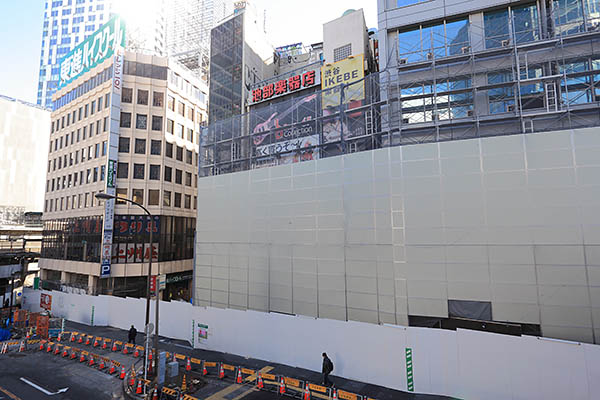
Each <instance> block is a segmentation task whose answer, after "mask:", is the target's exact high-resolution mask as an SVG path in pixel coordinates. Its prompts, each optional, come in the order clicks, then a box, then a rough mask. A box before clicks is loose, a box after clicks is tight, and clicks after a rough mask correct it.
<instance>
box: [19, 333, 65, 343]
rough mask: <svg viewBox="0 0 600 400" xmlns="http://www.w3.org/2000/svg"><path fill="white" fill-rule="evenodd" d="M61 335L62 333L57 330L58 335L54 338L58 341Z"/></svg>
mask: <svg viewBox="0 0 600 400" xmlns="http://www.w3.org/2000/svg"><path fill="white" fill-rule="evenodd" d="M27 336H29V335H27ZM61 336H62V333H60V332H59V333H58V337H57V338H56V340H57V341H58V342H60V337H61Z"/></svg>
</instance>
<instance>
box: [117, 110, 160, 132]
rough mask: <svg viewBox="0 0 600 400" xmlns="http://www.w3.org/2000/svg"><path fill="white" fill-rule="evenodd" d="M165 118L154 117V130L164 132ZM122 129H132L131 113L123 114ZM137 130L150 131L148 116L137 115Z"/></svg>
mask: <svg viewBox="0 0 600 400" xmlns="http://www.w3.org/2000/svg"><path fill="white" fill-rule="evenodd" d="M162 125H163V117H162V116H160V115H153V116H152V130H153V131H162ZM119 126H120V127H121V128H131V113H130V112H121V121H120V124H119ZM135 129H142V130H147V129H148V114H135Z"/></svg>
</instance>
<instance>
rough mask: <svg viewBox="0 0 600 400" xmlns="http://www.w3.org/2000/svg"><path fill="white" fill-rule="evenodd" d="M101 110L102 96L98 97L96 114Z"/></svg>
mask: <svg viewBox="0 0 600 400" xmlns="http://www.w3.org/2000/svg"><path fill="white" fill-rule="evenodd" d="M101 110H102V96H100V97H98V112H100V111H101Z"/></svg>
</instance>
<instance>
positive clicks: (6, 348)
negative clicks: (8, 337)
mask: <svg viewBox="0 0 600 400" xmlns="http://www.w3.org/2000/svg"><path fill="white" fill-rule="evenodd" d="M7 351H8V345H7V344H6V343H4V344H3V345H2V350H1V351H0V354H6V352H7Z"/></svg>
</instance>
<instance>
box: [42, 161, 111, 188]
mask: <svg viewBox="0 0 600 400" xmlns="http://www.w3.org/2000/svg"><path fill="white" fill-rule="evenodd" d="M105 175H106V166H104V165H101V166H100V167H93V168H88V169H87V170H86V171H83V170H81V171H79V172H74V173H72V174H68V175H63V176H62V177H60V176H59V177H57V178H52V179H48V180H47V181H46V192H54V191H58V190H62V189H68V188H70V187H76V186H77V185H79V186H83V185H85V184H89V183H95V182H98V181H100V182H102V181H104V178H105Z"/></svg>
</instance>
